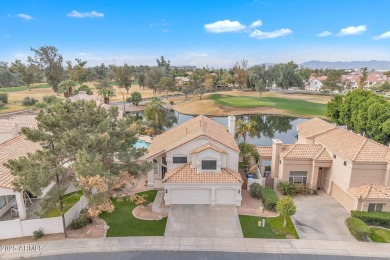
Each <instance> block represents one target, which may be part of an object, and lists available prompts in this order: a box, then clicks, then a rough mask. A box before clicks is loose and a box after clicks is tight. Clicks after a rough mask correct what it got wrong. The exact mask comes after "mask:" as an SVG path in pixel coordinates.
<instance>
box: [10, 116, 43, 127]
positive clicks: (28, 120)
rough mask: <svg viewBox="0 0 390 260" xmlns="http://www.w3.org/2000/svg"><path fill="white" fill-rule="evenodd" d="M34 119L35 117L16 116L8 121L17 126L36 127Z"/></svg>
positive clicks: (36, 123)
mask: <svg viewBox="0 0 390 260" xmlns="http://www.w3.org/2000/svg"><path fill="white" fill-rule="evenodd" d="M36 117H37V116H36V115H17V116H13V117H10V119H9V121H11V122H14V123H17V124H24V125H29V126H30V127H37V126H38V122H37V119H36Z"/></svg>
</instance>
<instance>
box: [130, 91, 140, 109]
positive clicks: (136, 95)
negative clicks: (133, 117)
mask: <svg viewBox="0 0 390 260" xmlns="http://www.w3.org/2000/svg"><path fill="white" fill-rule="evenodd" d="M141 101H142V95H141V93H139V92H137V91H135V92H133V93H131V102H132V103H133V104H134V105H137V106H138V104H139V102H141Z"/></svg>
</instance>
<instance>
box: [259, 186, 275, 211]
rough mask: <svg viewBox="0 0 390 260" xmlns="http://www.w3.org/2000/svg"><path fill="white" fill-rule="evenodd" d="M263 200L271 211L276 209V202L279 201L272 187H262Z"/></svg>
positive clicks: (266, 207) (265, 206)
mask: <svg viewBox="0 0 390 260" xmlns="http://www.w3.org/2000/svg"><path fill="white" fill-rule="evenodd" d="M261 200H262V201H263V204H264V208H265V209H267V210H271V211H276V203H278V195H277V194H276V192H275V191H274V190H273V189H271V188H270V187H265V188H262V189H261Z"/></svg>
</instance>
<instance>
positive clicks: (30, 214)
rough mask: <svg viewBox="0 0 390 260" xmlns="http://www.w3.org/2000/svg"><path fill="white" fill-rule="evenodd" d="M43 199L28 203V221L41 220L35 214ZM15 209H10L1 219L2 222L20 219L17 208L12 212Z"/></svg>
mask: <svg viewBox="0 0 390 260" xmlns="http://www.w3.org/2000/svg"><path fill="white" fill-rule="evenodd" d="M40 201H41V199H33V198H32V199H31V202H32V203H31V202H30V201H27V202H26V219H38V218H40V217H39V216H38V215H36V214H34V212H35V211H37V210H39V202H40ZM15 205H16V203H15ZM12 209H13V208H10V209H9V210H7V212H6V213H5V214H4V215H2V216H1V217H0V221H7V220H13V219H17V218H19V215H18V213H17V208H15V209H14V210H12Z"/></svg>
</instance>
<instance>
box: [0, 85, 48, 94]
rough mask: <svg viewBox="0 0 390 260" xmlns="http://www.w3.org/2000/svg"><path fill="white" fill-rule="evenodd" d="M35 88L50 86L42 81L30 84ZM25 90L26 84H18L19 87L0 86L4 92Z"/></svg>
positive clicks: (0, 89)
mask: <svg viewBox="0 0 390 260" xmlns="http://www.w3.org/2000/svg"><path fill="white" fill-rule="evenodd" d="M35 88H50V87H49V85H48V84H47V83H42V84H38V85H34V86H31V89H35ZM24 90H27V87H26V86H20V87H12V88H0V91H4V92H18V91H24Z"/></svg>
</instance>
